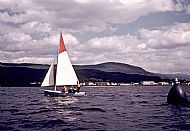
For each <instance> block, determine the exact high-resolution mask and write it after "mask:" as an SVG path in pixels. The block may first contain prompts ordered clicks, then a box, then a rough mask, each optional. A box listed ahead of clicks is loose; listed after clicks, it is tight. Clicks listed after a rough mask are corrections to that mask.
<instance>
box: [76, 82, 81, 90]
mask: <svg viewBox="0 0 190 131" xmlns="http://www.w3.org/2000/svg"><path fill="white" fill-rule="evenodd" d="M80 86H81V85H80V83H79V81H77V92H79V91H80Z"/></svg>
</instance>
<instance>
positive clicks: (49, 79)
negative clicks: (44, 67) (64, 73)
mask: <svg viewBox="0 0 190 131" xmlns="http://www.w3.org/2000/svg"><path fill="white" fill-rule="evenodd" d="M54 85H55V82H54V62H52V64H51V66H50V68H49V70H48V72H47V74H46V76H45V78H44V81H43V82H42V85H41V86H42V87H44V86H54Z"/></svg>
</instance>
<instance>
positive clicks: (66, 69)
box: [56, 50, 78, 86]
mask: <svg viewBox="0 0 190 131" xmlns="http://www.w3.org/2000/svg"><path fill="white" fill-rule="evenodd" d="M77 82H78V78H77V75H76V73H75V71H74V69H73V66H72V64H71V61H70V59H69V56H68V54H67V51H66V50H65V51H63V52H61V53H60V54H59V55H58V63H57V73H56V86H62V85H77Z"/></svg>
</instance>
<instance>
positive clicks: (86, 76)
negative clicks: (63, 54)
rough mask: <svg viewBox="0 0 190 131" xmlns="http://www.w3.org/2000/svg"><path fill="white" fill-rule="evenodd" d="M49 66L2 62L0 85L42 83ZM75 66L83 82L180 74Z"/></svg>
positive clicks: (159, 78)
mask: <svg viewBox="0 0 190 131" xmlns="http://www.w3.org/2000/svg"><path fill="white" fill-rule="evenodd" d="M49 66H50V65H47V64H31V63H20V64H17V63H1V62H0V86H30V83H39V84H40V83H41V82H42V80H43V79H44V77H45V74H46V73H47V71H48V68H49ZM73 67H74V69H75V71H76V73H77V76H78V78H79V80H80V81H81V82H86V81H94V82H95V81H107V82H140V81H145V80H146V81H147V80H149V81H155V82H159V81H170V80H171V79H173V78H175V77H176V76H180V75H179V74H178V75H176V74H175V75H171V74H168V75H167V74H156V73H151V72H148V71H146V70H144V69H143V68H141V67H138V66H133V65H129V64H125V63H118V62H106V63H100V64H94V65H73ZM183 76H184V77H183ZM178 78H179V77H178ZM183 78H186V80H190V76H189V75H182V76H180V78H179V79H183ZM23 83H24V84H23ZM39 84H38V85H39Z"/></svg>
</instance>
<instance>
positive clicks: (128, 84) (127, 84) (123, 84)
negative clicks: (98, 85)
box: [119, 83, 131, 86]
mask: <svg viewBox="0 0 190 131" xmlns="http://www.w3.org/2000/svg"><path fill="white" fill-rule="evenodd" d="M119 85H120V86H130V85H131V84H130V83H120V84H119Z"/></svg>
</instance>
